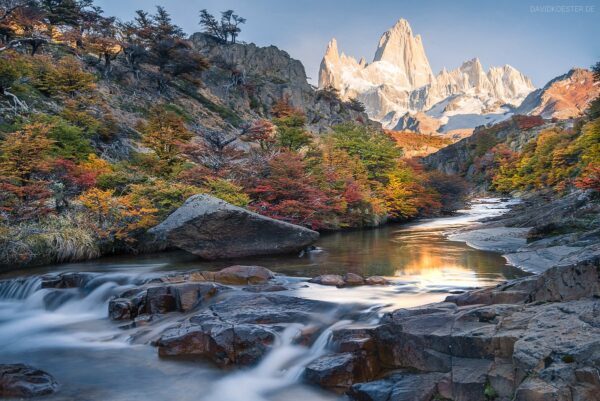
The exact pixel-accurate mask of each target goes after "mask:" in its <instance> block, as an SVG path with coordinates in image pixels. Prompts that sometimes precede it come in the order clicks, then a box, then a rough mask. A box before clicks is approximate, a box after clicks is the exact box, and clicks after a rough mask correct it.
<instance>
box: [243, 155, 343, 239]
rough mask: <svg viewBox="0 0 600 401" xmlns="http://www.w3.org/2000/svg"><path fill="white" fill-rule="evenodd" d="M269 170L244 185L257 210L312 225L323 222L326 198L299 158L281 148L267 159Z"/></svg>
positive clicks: (313, 226)
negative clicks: (249, 184)
mask: <svg viewBox="0 0 600 401" xmlns="http://www.w3.org/2000/svg"><path fill="white" fill-rule="evenodd" d="M269 167H270V174H269V176H268V177H266V178H264V179H262V180H260V181H259V182H258V184H257V185H256V186H253V187H251V188H247V190H248V192H249V194H250V196H251V198H252V199H253V200H254V201H253V203H252V204H251V207H252V208H253V209H254V210H256V211H257V212H259V213H261V214H264V215H267V216H270V217H273V218H276V219H280V220H284V221H288V222H290V223H294V224H300V225H304V226H307V227H311V228H313V229H319V228H322V227H324V226H325V224H326V222H325V219H324V214H326V213H327V212H328V211H330V210H331V206H330V204H329V202H330V200H329V199H328V198H327V195H326V194H325V193H324V192H323V191H322V190H321V189H319V187H318V184H317V182H316V181H315V180H314V178H313V177H312V176H311V175H310V174H309V173H308V172H307V169H306V165H305V163H304V161H303V160H302V158H301V157H300V156H299V155H298V154H296V153H294V152H282V153H280V154H279V155H277V156H275V157H274V158H273V159H272V160H271V161H270V163H269Z"/></svg>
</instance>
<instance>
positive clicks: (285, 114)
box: [271, 96, 312, 151]
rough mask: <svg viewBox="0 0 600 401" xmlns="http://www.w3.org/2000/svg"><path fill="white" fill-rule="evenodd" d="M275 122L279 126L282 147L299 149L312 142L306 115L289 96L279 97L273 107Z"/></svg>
mask: <svg viewBox="0 0 600 401" xmlns="http://www.w3.org/2000/svg"><path fill="white" fill-rule="evenodd" d="M271 114H273V116H274V117H275V118H273V123H274V124H275V126H276V127H277V143H278V145H279V146H280V147H282V148H285V149H288V150H292V151H297V150H299V149H301V148H303V147H305V146H307V145H308V144H310V142H311V139H312V137H311V135H310V133H308V132H307V131H306V129H305V128H304V126H305V125H306V116H305V115H304V113H303V112H302V111H301V110H299V109H297V108H295V107H293V106H292V105H291V102H290V99H289V97H288V96H284V97H282V98H281V99H279V100H278V101H277V102H275V104H274V105H273V107H272V109H271Z"/></svg>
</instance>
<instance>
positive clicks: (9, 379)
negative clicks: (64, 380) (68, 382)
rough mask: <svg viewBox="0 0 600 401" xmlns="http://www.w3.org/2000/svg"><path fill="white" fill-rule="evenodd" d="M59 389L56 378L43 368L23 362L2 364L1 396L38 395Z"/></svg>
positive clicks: (22, 396) (20, 396)
mask: <svg viewBox="0 0 600 401" xmlns="http://www.w3.org/2000/svg"><path fill="white" fill-rule="evenodd" d="M57 389H58V383H57V382H56V380H54V378H53V377H52V376H50V375H49V374H48V373H46V372H44V371H42V370H39V369H36V368H34V367H31V366H27V365H23V364H14V365H0V397H5V398H9V397H10V398H29V397H37V396H41V395H48V394H52V393H54V392H55V391H56V390H57Z"/></svg>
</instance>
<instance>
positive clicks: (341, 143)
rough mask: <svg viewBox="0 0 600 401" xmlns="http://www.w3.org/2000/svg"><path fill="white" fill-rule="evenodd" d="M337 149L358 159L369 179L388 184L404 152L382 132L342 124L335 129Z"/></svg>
mask: <svg viewBox="0 0 600 401" xmlns="http://www.w3.org/2000/svg"><path fill="white" fill-rule="evenodd" d="M332 138H333V140H334V142H335V144H336V146H337V147H339V148H341V149H344V150H345V151H346V152H348V154H349V155H351V156H356V157H358V158H359V159H360V160H361V161H362V163H363V164H364V166H365V168H366V169H367V171H368V174H369V179H371V180H375V181H378V182H380V183H382V184H385V183H387V181H388V178H389V175H388V173H389V172H390V170H392V169H393V168H394V167H395V166H396V163H397V161H398V159H399V158H400V157H401V156H402V150H401V149H400V148H398V147H396V145H395V143H394V141H393V140H392V139H391V138H390V137H389V136H387V135H386V134H384V133H383V132H381V131H378V130H374V129H371V128H368V127H365V126H361V125H357V124H342V125H339V126H336V127H334V128H333V134H332Z"/></svg>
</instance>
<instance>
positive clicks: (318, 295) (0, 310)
mask: <svg viewBox="0 0 600 401" xmlns="http://www.w3.org/2000/svg"><path fill="white" fill-rule="evenodd" d="M505 207H506V203H505V202H499V201H498V200H493V201H491V202H490V201H483V202H480V203H477V204H475V205H474V206H473V207H472V208H471V209H469V210H466V211H464V212H463V213H461V214H460V215H458V216H455V217H451V218H444V219H432V220H425V221H420V222H417V223H415V224H412V225H408V226H407V225H404V226H402V225H389V226H386V227H382V228H379V229H374V230H365V231H349V232H338V233H332V234H328V235H323V236H322V238H321V239H320V240H319V242H318V243H317V246H318V249H317V250H316V251H312V252H307V253H306V254H304V255H303V256H302V257H300V256H299V255H287V256H276V257H261V258H245V259H242V260H231V261H219V262H203V261H199V260H198V259H196V258H195V257H193V256H190V255H185V254H183V253H177V252H175V253H168V254H161V255H143V256H137V257H113V258H104V259H100V260H98V261H91V262H87V263H74V264H69V265H61V266H51V267H48V268H41V269H34V270H27V273H28V274H29V275H31V276H34V275H36V274H41V273H46V272H49V271H54V272H56V271H96V272H100V273H103V274H101V275H100V276H99V277H98V278H96V279H94V280H92V283H93V286H92V287H91V288H88V289H87V290H86V291H81V290H77V289H62V290H50V289H41V288H39V279H37V278H35V277H30V278H28V279H26V280H22V281H13V282H11V283H10V286H4V287H2V286H1V285H0V363H17V362H19V363H30V364H32V365H34V366H36V367H39V368H42V369H45V370H47V371H48V372H50V373H51V374H53V375H54V376H55V377H56V378H57V380H58V381H59V382H60V383H62V387H61V390H60V392H59V393H58V394H56V395H54V396H51V397H46V398H45V399H46V400H52V401H55V400H56V401H63V400H90V401H100V400H118V401H129V400H131V401H134V400H135V401H137V400H139V399H144V400H150V401H161V400H178V401H187V400H189V401H192V400H194V401H197V400H204V399H206V400H207V401H208V400H210V401H241V400H244V401H267V400H268V401H284V400H300V399H302V400H305V401H325V400H328V401H329V400H339V397H337V396H335V395H332V394H329V393H324V392H321V391H319V390H317V389H314V388H311V387H308V386H304V385H302V384H300V383H299V382H298V381H297V380H296V379H297V377H298V375H299V374H300V373H301V372H302V369H303V367H304V366H305V364H306V363H307V362H308V361H309V360H311V358H314V357H316V356H318V355H321V354H322V353H324V352H326V351H327V348H326V346H327V340H328V337H327V335H328V334H327V332H325V333H324V335H322V336H321V337H320V339H319V340H318V341H316V342H315V343H314V344H312V345H311V347H300V346H298V345H294V344H292V343H291V337H289V336H287V334H289V333H288V332H287V331H286V332H284V333H283V334H282V335H281V336H280V338H279V345H278V346H276V347H275V348H274V349H273V351H272V352H271V353H270V354H269V355H268V356H267V357H265V359H264V360H263V361H262V362H261V363H259V364H258V366H256V367H254V368H250V369H247V370H243V371H234V372H225V373H224V372H221V371H217V370H216V369H214V368H213V367H211V366H210V365H209V364H206V363H203V362H199V361H181V360H177V361H176V360H162V359H161V360H159V358H158V357H157V355H156V350H155V349H154V348H152V347H150V346H149V345H148V344H147V342H148V341H149V340H150V339H152V338H156V334H157V333H158V331H159V330H160V329H159V328H157V327H155V326H154V327H152V328H151V329H150V330H149V331H148V332H146V333H142V334H140V333H139V332H135V333H134V330H135V329H131V328H127V329H123V328H119V327H117V325H116V324H114V323H113V322H110V321H108V319H107V303H108V300H109V299H110V297H111V296H113V295H114V294H117V293H120V292H122V291H123V289H125V288H128V287H127V286H129V285H131V284H132V283H136V282H139V280H140V278H143V277H147V276H149V275H157V274H160V273H162V272H165V271H171V270H189V269H206V270H209V269H219V268H222V267H225V266H229V265H231V264H234V263H237V264H258V265H263V266H266V267H268V268H270V269H272V270H274V271H276V272H278V273H281V274H282V276H280V278H279V279H280V280H281V281H284V282H285V283H286V285H288V286H289V287H290V290H288V291H287V293H288V294H289V295H294V296H301V297H306V298H313V299H323V300H329V301H336V302H340V303H360V304H366V305H367V306H366V308H367V309H365V310H367V311H371V310H376V311H379V310H380V309H379V306H378V307H373V308H371V307H369V305H380V306H385V308H384V309H382V310H385V309H390V308H397V307H409V306H415V305H422V304H426V303H430V302H435V301H440V300H442V299H443V298H444V297H445V296H446V295H447V294H448V293H453V292H459V291H464V290H467V289H470V288H474V287H481V286H485V285H489V284H493V283H496V282H498V281H501V280H504V279H505V278H511V277H515V276H520V275H523V274H524V273H522V272H520V271H518V270H517V269H515V268H512V267H509V266H507V265H506V263H505V261H504V259H503V258H502V257H501V256H499V255H497V254H495V253H492V252H485V251H479V250H475V249H471V248H469V247H468V246H466V245H465V244H463V243H460V242H453V241H449V240H447V239H446V238H445V236H444V234H443V233H444V232H445V231H447V230H450V229H452V228H453V227H460V226H463V225H465V224H470V223H473V222H474V221H475V220H477V219H479V218H482V217H486V216H493V215H495V214H498V213H501V212H502V211H504V210H505ZM345 272H355V273H360V274H363V275H382V276H386V277H387V278H388V279H389V280H390V281H391V282H392V284H391V285H389V286H376V287H368V286H363V287H356V288H343V289H338V288H332V287H325V286H319V285H316V284H309V283H306V277H313V276H316V275H319V274H324V273H340V274H343V273H345ZM18 274H19V273H18V272H16V273H11V274H10V275H5V276H4V277H0V278H8V277H11V276H13V277H14V276H15V275H18ZM21 274H22V272H21ZM359 308H365V306H359ZM178 318H179V317H178V316H171V315H168V316H167V317H165V318H164V320H161V321H160V325H161V327H163V328H164V327H165V326H166V325H169V324H172V322H173V321H174V320H176V319H178ZM334 321H335V319H334ZM342 323H343V324H346V322H338V323H333V324H334V325H335V324H342ZM359 323H365V322H362V321H361V322H359ZM368 323H372V320H369V321H368ZM292 329H293V327H292ZM142 330H144V329H142ZM134 334H135V338H136V339H137V340H136V341H135V342H133V341H131V336H132V335H134Z"/></svg>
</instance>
